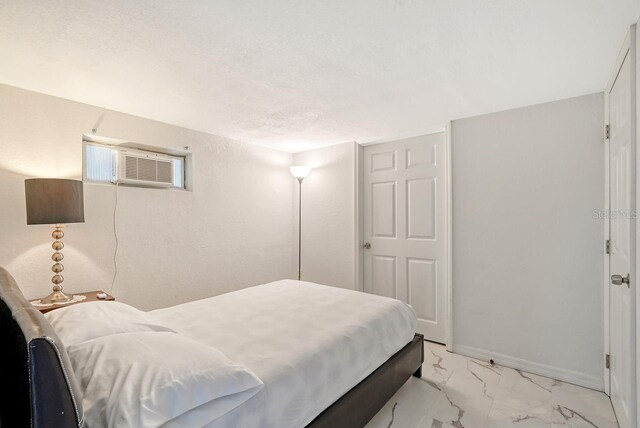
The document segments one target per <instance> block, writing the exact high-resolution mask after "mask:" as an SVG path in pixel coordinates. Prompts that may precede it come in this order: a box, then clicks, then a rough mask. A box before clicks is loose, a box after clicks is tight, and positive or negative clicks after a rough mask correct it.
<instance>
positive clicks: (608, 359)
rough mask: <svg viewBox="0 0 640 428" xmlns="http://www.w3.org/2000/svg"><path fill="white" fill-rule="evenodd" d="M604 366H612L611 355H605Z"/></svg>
mask: <svg viewBox="0 0 640 428" xmlns="http://www.w3.org/2000/svg"><path fill="white" fill-rule="evenodd" d="M604 366H605V367H606V368H608V369H610V368H611V355H609V354H607V355H605V356H604Z"/></svg>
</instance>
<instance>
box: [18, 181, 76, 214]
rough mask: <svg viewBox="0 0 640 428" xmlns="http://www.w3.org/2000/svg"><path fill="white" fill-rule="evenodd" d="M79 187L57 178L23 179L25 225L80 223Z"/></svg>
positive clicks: (74, 182)
mask: <svg viewBox="0 0 640 428" xmlns="http://www.w3.org/2000/svg"><path fill="white" fill-rule="evenodd" d="M82 184H83V183H82V181H79V180H66V179H57V178H30V179H27V180H25V181H24V190H25V198H26V202H27V224H66V223H84V193H83V189H82Z"/></svg>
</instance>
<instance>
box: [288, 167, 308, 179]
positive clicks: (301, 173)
mask: <svg viewBox="0 0 640 428" xmlns="http://www.w3.org/2000/svg"><path fill="white" fill-rule="evenodd" d="M289 171H291V175H293V176H294V177H295V178H307V176H308V175H309V174H310V173H311V167H308V166H301V165H296V166H291V167H289Z"/></svg>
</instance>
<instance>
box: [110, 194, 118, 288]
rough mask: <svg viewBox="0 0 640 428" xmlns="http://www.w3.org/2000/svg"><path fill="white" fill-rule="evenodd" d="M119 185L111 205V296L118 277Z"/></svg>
mask: <svg viewBox="0 0 640 428" xmlns="http://www.w3.org/2000/svg"><path fill="white" fill-rule="evenodd" d="M119 184H120V183H117V182H116V201H115V204H114V205H113V236H114V238H115V241H116V247H115V250H114V251H113V279H112V280H111V289H110V290H109V294H111V295H113V288H114V286H115V284H116V277H117V276H118V247H119V245H120V242H119V241H118V223H117V217H118V185H119Z"/></svg>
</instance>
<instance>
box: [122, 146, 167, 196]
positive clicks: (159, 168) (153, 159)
mask: <svg viewBox="0 0 640 428" xmlns="http://www.w3.org/2000/svg"><path fill="white" fill-rule="evenodd" d="M118 182H119V183H126V184H137V185H140V186H154V187H171V186H172V185H173V160H172V159H171V158H170V157H168V156H163V155H161V154H157V153H151V152H149V153H147V152H144V151H141V150H129V149H127V150H122V151H120V174H119V176H118Z"/></svg>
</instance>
